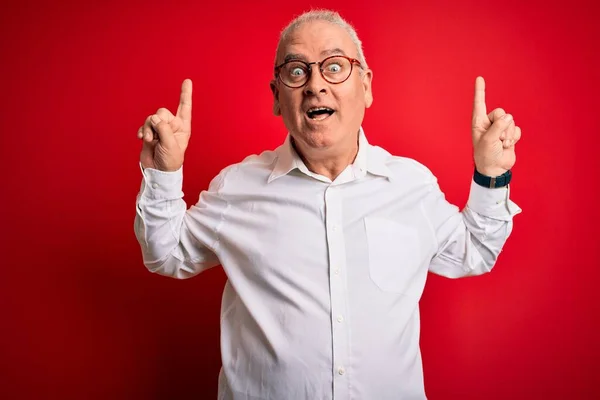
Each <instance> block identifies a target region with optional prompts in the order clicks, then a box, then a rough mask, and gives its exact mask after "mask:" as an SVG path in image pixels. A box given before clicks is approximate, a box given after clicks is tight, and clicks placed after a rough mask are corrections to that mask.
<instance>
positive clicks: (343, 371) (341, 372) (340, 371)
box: [338, 367, 346, 375]
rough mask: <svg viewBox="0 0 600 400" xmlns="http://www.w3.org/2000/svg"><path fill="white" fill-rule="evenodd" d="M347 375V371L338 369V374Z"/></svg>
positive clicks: (341, 368) (342, 368)
mask: <svg viewBox="0 0 600 400" xmlns="http://www.w3.org/2000/svg"><path fill="white" fill-rule="evenodd" d="M345 373H346V370H345V369H344V367H340V368H338V374H340V375H344V374H345Z"/></svg>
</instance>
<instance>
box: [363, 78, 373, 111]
mask: <svg viewBox="0 0 600 400" xmlns="http://www.w3.org/2000/svg"><path fill="white" fill-rule="evenodd" d="M372 82H373V71H371V70H370V69H367V70H366V71H365V72H364V73H363V76H362V85H363V89H364V91H365V107H366V108H369V107H371V104H373V91H372V89H371V84H372Z"/></svg>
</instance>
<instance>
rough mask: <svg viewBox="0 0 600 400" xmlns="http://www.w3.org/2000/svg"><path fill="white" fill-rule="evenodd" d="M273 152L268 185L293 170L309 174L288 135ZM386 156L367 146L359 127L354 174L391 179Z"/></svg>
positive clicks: (387, 154) (378, 149) (383, 151)
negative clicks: (273, 164) (273, 162)
mask: <svg viewBox="0 0 600 400" xmlns="http://www.w3.org/2000/svg"><path fill="white" fill-rule="evenodd" d="M275 152H276V153H277V161H276V162H275V166H274V167H273V171H272V172H271V175H270V176H269V179H268V181H267V182H268V183H271V182H272V181H274V180H275V179H277V178H280V177H282V176H284V175H287V174H289V173H290V172H291V171H293V170H294V169H299V170H300V171H302V172H304V173H305V174H307V175H308V174H310V171H309V170H308V168H307V167H306V165H305V164H304V162H303V161H302V159H301V158H300V156H299V155H298V153H297V152H296V150H295V149H294V147H293V146H292V142H291V136H290V135H289V134H288V135H287V137H286V138H285V141H284V143H283V144H282V145H281V146H279V147H278V148H277V149H276V150H275ZM386 156H389V153H387V152H386V151H385V150H383V149H381V148H379V147H376V146H371V145H370V144H369V142H368V141H367V137H366V136H365V133H364V130H363V128H362V127H361V128H360V131H359V134H358V154H357V155H356V158H355V160H354V163H353V164H352V168H354V170H355V173H356V174H357V175H363V176H364V175H365V173H366V172H369V173H371V174H373V175H378V176H383V177H386V178H388V179H392V173H391V171H390V169H389V168H388V167H387V165H385V161H386V158H387V157H386Z"/></svg>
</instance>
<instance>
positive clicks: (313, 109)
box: [308, 107, 333, 112]
mask: <svg viewBox="0 0 600 400" xmlns="http://www.w3.org/2000/svg"><path fill="white" fill-rule="evenodd" d="M315 111H333V110H331V108H329V107H313V108H309V109H308V112H315Z"/></svg>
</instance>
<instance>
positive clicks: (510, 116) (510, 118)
mask: <svg viewBox="0 0 600 400" xmlns="http://www.w3.org/2000/svg"><path fill="white" fill-rule="evenodd" d="M502 119H503V120H505V121H507V122H508V121H512V119H513V116H512V115H510V114H504V115H503V116H502Z"/></svg>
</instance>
